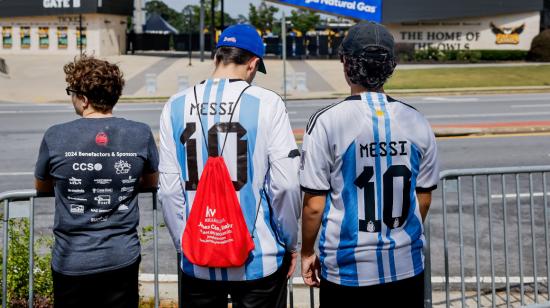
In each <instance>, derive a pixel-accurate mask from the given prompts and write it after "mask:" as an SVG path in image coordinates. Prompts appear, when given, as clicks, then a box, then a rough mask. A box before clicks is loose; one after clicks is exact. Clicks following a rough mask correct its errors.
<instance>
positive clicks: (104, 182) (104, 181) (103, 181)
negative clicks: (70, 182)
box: [94, 179, 113, 185]
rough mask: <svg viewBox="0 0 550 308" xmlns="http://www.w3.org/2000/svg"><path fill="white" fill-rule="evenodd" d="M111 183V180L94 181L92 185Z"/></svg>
mask: <svg viewBox="0 0 550 308" xmlns="http://www.w3.org/2000/svg"><path fill="white" fill-rule="evenodd" d="M112 181H113V180H112V179H94V183H96V184H99V185H107V184H111V182H112Z"/></svg>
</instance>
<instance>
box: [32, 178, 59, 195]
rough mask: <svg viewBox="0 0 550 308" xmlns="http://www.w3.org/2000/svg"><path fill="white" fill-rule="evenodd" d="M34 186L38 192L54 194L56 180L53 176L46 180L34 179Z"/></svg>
mask: <svg viewBox="0 0 550 308" xmlns="http://www.w3.org/2000/svg"><path fill="white" fill-rule="evenodd" d="M34 188H35V189H36V192H37V193H38V194H46V195H50V194H53V189H54V181H53V179H52V178H47V179H46V180H41V179H39V178H35V179H34Z"/></svg>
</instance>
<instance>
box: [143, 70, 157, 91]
mask: <svg viewBox="0 0 550 308" xmlns="http://www.w3.org/2000/svg"><path fill="white" fill-rule="evenodd" d="M145 88H146V90H147V94H155V93H157V75H156V74H145Z"/></svg>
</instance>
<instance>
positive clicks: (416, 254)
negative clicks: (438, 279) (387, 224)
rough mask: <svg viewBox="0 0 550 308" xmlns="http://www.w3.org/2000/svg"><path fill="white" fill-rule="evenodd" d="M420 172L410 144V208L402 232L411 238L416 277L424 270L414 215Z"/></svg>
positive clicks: (418, 224)
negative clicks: (417, 178) (417, 179)
mask: <svg viewBox="0 0 550 308" xmlns="http://www.w3.org/2000/svg"><path fill="white" fill-rule="evenodd" d="M419 170H420V151H418V149H417V147H416V145H414V144H412V143H411V172H412V175H411V193H410V200H411V208H410V210H409V217H407V220H406V223H405V227H404V230H405V232H407V234H408V235H409V237H410V238H411V256H412V262H413V266H414V269H415V271H414V274H415V275H418V274H420V273H422V271H423V270H424V264H423V263H422V248H423V246H424V244H423V243H422V223H421V222H420V219H419V218H418V216H416V215H415V211H416V177H417V176H418V172H419Z"/></svg>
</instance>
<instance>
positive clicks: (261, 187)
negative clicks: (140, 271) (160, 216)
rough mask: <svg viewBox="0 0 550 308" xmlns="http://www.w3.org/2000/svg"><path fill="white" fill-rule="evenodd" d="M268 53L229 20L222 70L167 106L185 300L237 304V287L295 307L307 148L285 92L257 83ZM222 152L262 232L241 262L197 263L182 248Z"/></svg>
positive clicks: (250, 225) (248, 214)
mask: <svg viewBox="0 0 550 308" xmlns="http://www.w3.org/2000/svg"><path fill="white" fill-rule="evenodd" d="M264 53H265V51H264V45H263V41H262V39H261V38H260V36H259V35H258V32H257V31H256V29H254V28H253V27H252V26H249V25H235V26H231V27H229V28H227V29H226V30H225V31H224V32H223V33H222V34H221V36H220V38H219V42H218V45H217V50H216V55H215V58H214V61H215V67H216V68H215V70H214V72H213V74H212V77H211V78H210V79H207V80H205V81H203V82H201V83H199V84H197V85H195V86H193V87H191V88H189V89H186V90H184V91H182V92H180V93H178V94H176V95H174V96H173V97H171V98H170V100H169V101H168V103H167V104H166V105H165V107H164V110H163V112H162V115H161V122H160V139H161V140H160V165H159V171H160V191H159V199H160V201H161V203H162V207H163V212H164V218H165V221H166V224H167V226H168V229H169V231H170V234H171V236H172V239H173V241H174V245H175V247H176V249H177V250H178V252H179V253H180V256H181V262H180V271H181V272H180V274H181V276H182V278H181V279H182V285H183V287H182V290H181V293H182V302H183V305H184V307H227V297H228V295H230V296H231V299H232V302H233V304H234V307H286V295H287V294H286V285H287V279H288V278H290V277H291V276H292V274H293V272H294V268H295V263H296V245H297V234H298V220H299V217H300V212H301V206H300V191H299V184H298V167H299V151H298V147H297V146H296V142H295V140H294V135H293V133H292V129H291V127H290V121H289V119H288V115H287V111H286V108H285V104H284V102H283V100H282V99H281V97H280V96H279V95H277V94H276V93H274V92H272V91H269V90H266V89H263V88H261V87H258V86H255V85H251V82H252V80H253V79H254V77H255V75H256V72H257V71H260V72H262V73H266V69H265V65H264V62H263V56H264ZM216 156H222V157H223V158H224V160H225V163H226V165H227V169H228V171H229V174H230V176H231V180H232V182H233V187H234V189H235V192H236V195H237V198H238V200H239V204H240V209H241V210H242V214H243V217H244V220H245V222H246V227H247V229H248V232H249V233H250V236H252V239H253V241H254V249H253V250H252V251H251V252H250V253H249V255H248V258H247V260H246V262H245V263H244V265H242V266H238V267H223V268H222V267H205V266H200V265H197V264H193V263H192V262H191V261H190V260H189V259H188V258H187V257H186V256H185V255H186V252H185V251H182V248H181V247H182V240H181V239H182V235H183V234H184V230H185V228H186V226H187V222H188V218H189V214H190V211H191V208H192V206H193V201H194V200H195V196H196V193H197V187H198V185H199V184H198V183H199V179H201V175H202V173H203V169H204V166H205V164H206V161H207V160H208V158H209V157H216ZM201 183H202V182H201ZM218 212H219V211H218ZM208 214H211V217H214V215H215V211H212V210H211V212H208V211H207V216H208ZM216 215H217V214H216ZM214 218H217V216H216V217H214ZM189 227H194V225H191V224H190V225H189ZM197 249H199V251H200V248H197Z"/></svg>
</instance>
